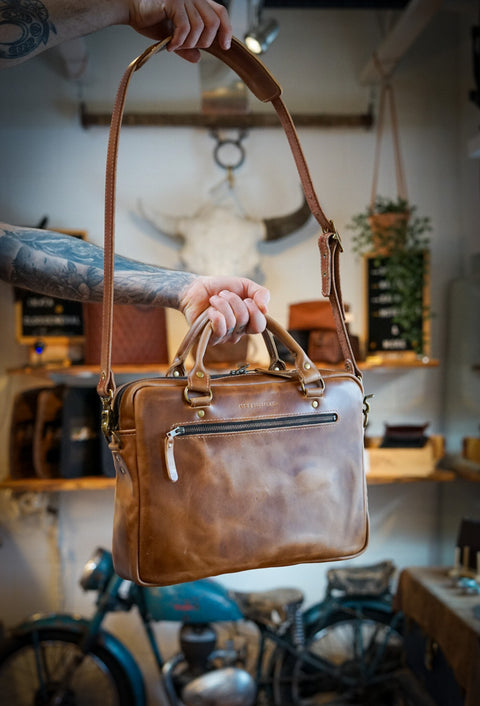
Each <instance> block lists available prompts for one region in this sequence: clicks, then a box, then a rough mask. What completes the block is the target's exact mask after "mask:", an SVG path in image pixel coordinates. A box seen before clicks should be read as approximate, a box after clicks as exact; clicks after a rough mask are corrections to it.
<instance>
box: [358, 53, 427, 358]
mask: <svg viewBox="0 0 480 706" xmlns="http://www.w3.org/2000/svg"><path fill="white" fill-rule="evenodd" d="M377 68H378V70H379V72H380V75H381V77H382V85H381V91H380V100H379V109H378V120H377V132H376V145H375V159H374V169H373V181H372V190H371V196H370V204H369V206H368V207H367V208H366V209H365V210H364V211H363V212H362V213H358V214H357V215H355V216H353V218H352V220H351V223H350V224H349V226H348V228H350V229H352V230H353V231H354V237H353V246H354V252H356V253H357V254H360V255H369V256H371V257H372V258H374V259H373V264H374V269H375V272H376V276H377V278H378V281H376V283H375V284H376V286H377V287H378V288H379V291H380V292H381V294H380V295H379V296H378V297H377V299H379V300H381V301H382V303H381V304H380V305H378V308H377V310H376V312H375V314H376V315H377V316H378V318H382V316H383V318H384V319H385V320H388V322H389V324H390V333H391V336H390V340H388V341H387V342H388V343H389V344H390V345H391V346H392V348H391V350H402V348H401V346H404V349H408V350H412V351H414V353H415V354H417V355H425V353H426V340H425V330H424V322H425V321H426V320H427V319H428V318H429V317H430V315H431V314H430V310H429V307H428V304H427V302H426V297H425V296H424V294H425V292H426V287H425V284H426V277H427V268H428V245H429V238H428V233H429V232H430V231H431V225H430V219H429V218H426V217H420V216H418V214H417V208H416V206H413V205H412V204H411V203H410V202H409V200H408V197H407V184H406V179H405V172H404V168H403V160H402V155H401V150H400V138H399V130H398V120H397V111H396V107H395V99H394V91H393V85H392V83H391V81H390V80H389V78H388V76H386V75H385V74H384V72H383V69H382V67H381V66H380V65H379V64H378V61H377ZM387 110H388V111H389V112H390V119H391V130H392V143H393V151H394V164H395V176H396V182H397V197H396V198H394V199H391V198H386V197H383V196H379V195H378V192H377V187H378V176H379V168H380V148H381V143H382V136H383V129H384V124H385V114H386V111H387ZM367 286H369V285H367ZM370 303H371V302H370ZM369 321H370V313H369ZM369 333H370V331H369ZM386 338H388V336H386ZM374 343H375V344H376V342H373V341H369V344H371V348H372V350H373V351H374V352H377V351H376V350H375V348H374ZM395 346H398V348H396V347H395ZM372 350H371V349H370V345H369V352H372ZM382 350H387V348H382Z"/></svg>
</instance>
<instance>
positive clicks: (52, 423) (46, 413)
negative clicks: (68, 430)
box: [33, 385, 64, 478]
mask: <svg viewBox="0 0 480 706" xmlns="http://www.w3.org/2000/svg"><path fill="white" fill-rule="evenodd" d="M63 396H64V388H63V386H61V385H56V386H55V387H46V388H45V389H44V390H41V391H40V393H39V395H38V400H37V413H36V418H35V430H34V438H33V462H34V465H35V473H36V475H37V476H38V477H39V478H58V477H59V476H60V448H61V444H62V413H63Z"/></svg>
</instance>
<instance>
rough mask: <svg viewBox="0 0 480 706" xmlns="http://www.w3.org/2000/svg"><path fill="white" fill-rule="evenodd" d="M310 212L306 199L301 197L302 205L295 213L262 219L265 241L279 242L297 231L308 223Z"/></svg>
mask: <svg viewBox="0 0 480 706" xmlns="http://www.w3.org/2000/svg"><path fill="white" fill-rule="evenodd" d="M311 215H312V212H311V211H310V208H309V207H308V203H307V199H306V198H305V196H304V197H303V203H302V205H301V206H300V208H298V209H297V210H296V211H294V212H293V213H289V214H287V215H286V216H277V217H276V218H264V220H263V222H264V224H265V229H266V235H265V240H266V241H269V240H280V238H285V237H286V236H287V235H290V234H291V233H295V231H297V230H299V229H300V228H301V227H302V226H303V225H305V223H306V222H307V221H308V219H309V218H310V216H311Z"/></svg>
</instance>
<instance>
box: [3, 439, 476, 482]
mask: <svg viewBox="0 0 480 706" xmlns="http://www.w3.org/2000/svg"><path fill="white" fill-rule="evenodd" d="M368 441H369V450H375V449H376V448H377V447H378V444H379V443H380V440H379V439H377V438H376V439H369V440H368ZM429 444H430V449H431V457H430V458H431V465H432V467H431V469H430V468H429V466H428V465H427V466H422V468H421V469H420V470H419V468H418V467H414V465H413V463H414V462H415V458H416V455H415V452H420V453H421V451H422V450H421V449H420V450H418V449H382V450H381V452H383V453H380V454H378V455H377V456H375V454H371V455H370V469H369V470H368V472H367V484H368V485H384V484H387V483H415V482H424V481H433V482H436V483H437V482H439V483H445V482H450V481H453V480H455V479H457V478H458V477H459V474H457V473H456V472H455V471H451V470H448V469H440V468H436V467H435V464H436V462H437V461H438V460H439V459H440V458H441V457H442V456H443V454H444V440H443V437H442V436H437V435H433V436H431V437H430V439H429ZM385 452H386V455H385ZM405 452H406V453H405ZM409 452H411V453H409ZM389 457H390V458H394V459H395V461H396V462H395V463H390V462H389V461H388V459H389ZM428 458H429V457H428V456H427V459H428ZM412 462H413V463H412ZM427 464H428V461H427ZM398 468H400V469H401V471H398ZM392 469H393V470H392ZM395 469H397V470H395ZM472 479H473V477H472ZM475 480H478V478H476V479H475ZM114 486H115V479H114V478H107V477H106V476H89V477H88V476H87V477H84V478H20V479H12V478H10V479H9V478H7V479H5V480H4V481H1V482H0V491H1V490H11V491H13V492H17V493H32V492H38V493H43V492H48V493H49V492H56V491H70V490H104V489H106V488H114Z"/></svg>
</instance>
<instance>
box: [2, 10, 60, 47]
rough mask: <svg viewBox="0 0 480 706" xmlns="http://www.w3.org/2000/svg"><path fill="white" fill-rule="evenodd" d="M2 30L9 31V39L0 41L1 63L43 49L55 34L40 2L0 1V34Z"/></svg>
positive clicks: (52, 25)
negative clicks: (43, 45) (51, 33)
mask: <svg viewBox="0 0 480 706" xmlns="http://www.w3.org/2000/svg"><path fill="white" fill-rule="evenodd" d="M2 29H3V30H7V31H9V33H10V34H11V37H12V39H11V40H10V41H0V58H1V59H20V58H22V57H25V56H27V55H28V54H31V53H32V52H33V51H35V49H37V47H39V46H40V44H45V45H46V44H47V42H48V38H49V35H50V32H53V33H54V34H56V29H55V25H54V24H53V23H52V22H50V21H49V17H48V10H47V8H46V7H45V5H44V4H43V3H42V2H40V0H0V31H1V30H2ZM2 34H3V32H2ZM0 36H1V35H0ZM4 36H5V35H4ZM7 36H8V35H7Z"/></svg>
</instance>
